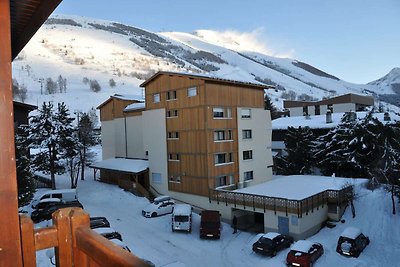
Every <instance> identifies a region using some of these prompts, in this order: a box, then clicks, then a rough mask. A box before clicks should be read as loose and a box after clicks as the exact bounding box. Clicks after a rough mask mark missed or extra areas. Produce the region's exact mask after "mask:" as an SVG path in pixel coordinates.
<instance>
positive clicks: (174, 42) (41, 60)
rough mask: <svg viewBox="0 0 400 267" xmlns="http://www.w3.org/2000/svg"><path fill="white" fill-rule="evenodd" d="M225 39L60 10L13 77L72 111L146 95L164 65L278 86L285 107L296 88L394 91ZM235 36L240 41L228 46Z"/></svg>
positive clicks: (312, 92)
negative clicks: (95, 86) (53, 86)
mask: <svg viewBox="0 0 400 267" xmlns="http://www.w3.org/2000/svg"><path fill="white" fill-rule="evenodd" d="M210 36H211V37H210ZM219 38H220V37H219V36H218V35H217V34H207V35H205V34H204V32H203V34H199V32H196V33H194V34H188V33H178V32H165V33H160V34H156V33H152V32H149V31H145V30H142V29H139V28H136V27H132V26H128V25H123V24H120V23H116V22H110V21H103V20H98V19H89V18H84V17H76V16H61V15H56V16H53V17H52V18H50V19H49V20H48V21H47V23H46V24H44V25H43V26H42V27H41V29H40V30H39V31H38V32H37V33H36V35H35V36H34V37H33V38H32V40H31V41H30V42H29V43H28V45H27V46H26V47H25V49H24V50H23V51H22V52H21V54H20V55H19V56H18V57H17V59H16V60H15V61H14V62H13V77H14V78H15V79H16V80H17V81H18V83H19V84H23V85H25V86H26V87H27V89H28V95H27V100H26V102H28V103H31V104H36V105H41V103H42V102H43V101H50V100H51V101H54V102H60V101H65V102H66V103H67V105H68V106H69V108H70V110H71V111H72V112H74V111H87V110H89V109H90V108H91V107H96V106H98V105H99V104H100V103H102V102H103V101H105V100H106V99H107V98H108V97H109V96H110V95H113V94H115V93H119V94H129V95H134V96H135V98H138V99H142V97H143V91H142V89H141V88H139V84H140V83H141V82H143V80H145V79H146V78H148V77H150V76H151V75H152V74H154V73H155V72H156V71H158V70H164V71H176V72H194V73H201V74H205V75H210V76H218V77H222V78H227V79H233V80H243V81H248V82H264V83H267V84H275V85H277V88H278V90H275V91H274V90H269V91H268V92H269V94H270V95H271V98H272V99H273V101H274V102H275V103H276V104H277V105H278V107H281V100H282V99H281V98H280V96H281V94H282V92H284V91H286V92H287V91H289V90H292V91H294V92H296V94H297V95H301V94H307V95H309V96H313V97H314V98H322V97H324V96H331V95H334V94H342V93H348V92H355V93H367V94H371V93H372V92H376V93H377V94H391V93H393V91H392V90H391V89H390V90H389V88H388V87H387V86H386V87H384V86H379V84H372V83H371V84H368V85H357V84H352V83H348V82H345V81H342V80H339V79H338V78H336V77H333V76H331V75H329V74H326V73H324V72H322V71H319V70H317V69H315V68H313V67H312V66H309V65H307V64H305V63H302V62H297V61H295V60H292V59H287V58H276V57H272V56H268V55H265V54H262V53H260V52H259V49H257V47H254V51H243V49H242V48H243V46H244V44H240V43H239V42H240V41H241V40H237V42H236V41H235V40H231V39H229V38H225V39H223V40H219ZM233 41H234V42H236V45H237V46H232V45H229V43H232V42H233ZM232 48H234V49H237V51H234V50H232ZM257 51H258V52H257ZM59 75H61V76H62V77H63V78H65V79H66V80H67V92H66V93H56V94H51V95H50V94H46V93H45V91H46V90H45V89H46V80H47V79H48V78H51V79H52V80H53V81H57V78H58V77H59ZM396 75H398V77H400V74H399V73H393V76H396ZM84 78H87V80H97V81H98V82H99V84H100V86H101V90H100V91H99V92H97V93H94V92H92V91H91V90H90V88H89V85H88V83H84V82H83V79H84ZM110 79H113V80H114V81H115V82H116V86H115V87H112V86H111V83H109V81H110ZM393 79H394V78H393ZM17 100H18V98H17Z"/></svg>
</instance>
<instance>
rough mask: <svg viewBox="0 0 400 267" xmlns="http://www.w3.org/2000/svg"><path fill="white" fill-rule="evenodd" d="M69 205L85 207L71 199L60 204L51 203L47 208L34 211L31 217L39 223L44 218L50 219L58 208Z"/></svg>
mask: <svg viewBox="0 0 400 267" xmlns="http://www.w3.org/2000/svg"><path fill="white" fill-rule="evenodd" d="M69 207H78V208H82V209H83V206H82V204H81V203H80V202H79V201H70V202H64V201H61V202H60V203H58V204H55V205H50V206H47V207H45V208H42V209H37V210H34V211H32V214H31V219H32V221H33V222H34V223H38V222H41V221H44V220H50V219H51V215H52V214H53V212H55V211H56V210H58V209H62V208H69Z"/></svg>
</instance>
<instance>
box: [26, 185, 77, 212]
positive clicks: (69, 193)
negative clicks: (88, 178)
mask: <svg viewBox="0 0 400 267" xmlns="http://www.w3.org/2000/svg"><path fill="white" fill-rule="evenodd" d="M46 198H58V199H60V200H62V201H65V202H71V201H77V200H78V195H77V193H76V189H56V190H48V191H46V192H44V193H43V194H41V195H39V197H37V198H34V199H33V200H32V208H36V206H37V205H38V204H39V202H40V200H42V199H46Z"/></svg>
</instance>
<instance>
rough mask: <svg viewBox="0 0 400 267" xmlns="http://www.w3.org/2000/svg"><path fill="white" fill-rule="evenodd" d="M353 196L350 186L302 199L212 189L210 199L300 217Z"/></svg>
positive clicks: (346, 200)
mask: <svg viewBox="0 0 400 267" xmlns="http://www.w3.org/2000/svg"><path fill="white" fill-rule="evenodd" d="M352 197H353V187H352V186H348V187H345V188H343V189H341V190H325V191H323V192H320V193H318V194H315V195H312V196H310V197H308V198H305V199H302V200H293V199H286V198H278V197H268V196H262V195H255V194H246V193H239V192H233V191H228V190H218V189H210V191H209V200H210V203H211V201H216V202H217V203H218V204H219V203H220V202H221V203H224V204H225V205H226V206H227V205H228V204H233V206H234V207H237V206H240V207H243V209H246V208H252V209H253V210H255V209H256V208H258V209H263V210H264V212H265V211H266V210H273V211H274V212H275V213H276V212H277V211H281V212H285V213H286V215H287V214H288V213H294V214H297V216H298V217H299V218H301V217H302V216H303V214H304V213H306V214H308V212H310V211H311V212H313V211H314V209H318V208H319V207H320V206H323V205H326V204H336V205H338V206H340V205H343V204H347V203H348V201H349V200H350V199H352Z"/></svg>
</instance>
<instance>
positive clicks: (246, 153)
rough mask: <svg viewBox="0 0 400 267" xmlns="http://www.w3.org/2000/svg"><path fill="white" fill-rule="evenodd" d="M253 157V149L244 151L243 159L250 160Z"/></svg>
mask: <svg viewBox="0 0 400 267" xmlns="http://www.w3.org/2000/svg"><path fill="white" fill-rule="evenodd" d="M252 158H253V150H246V151H243V160H249V159H252Z"/></svg>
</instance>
